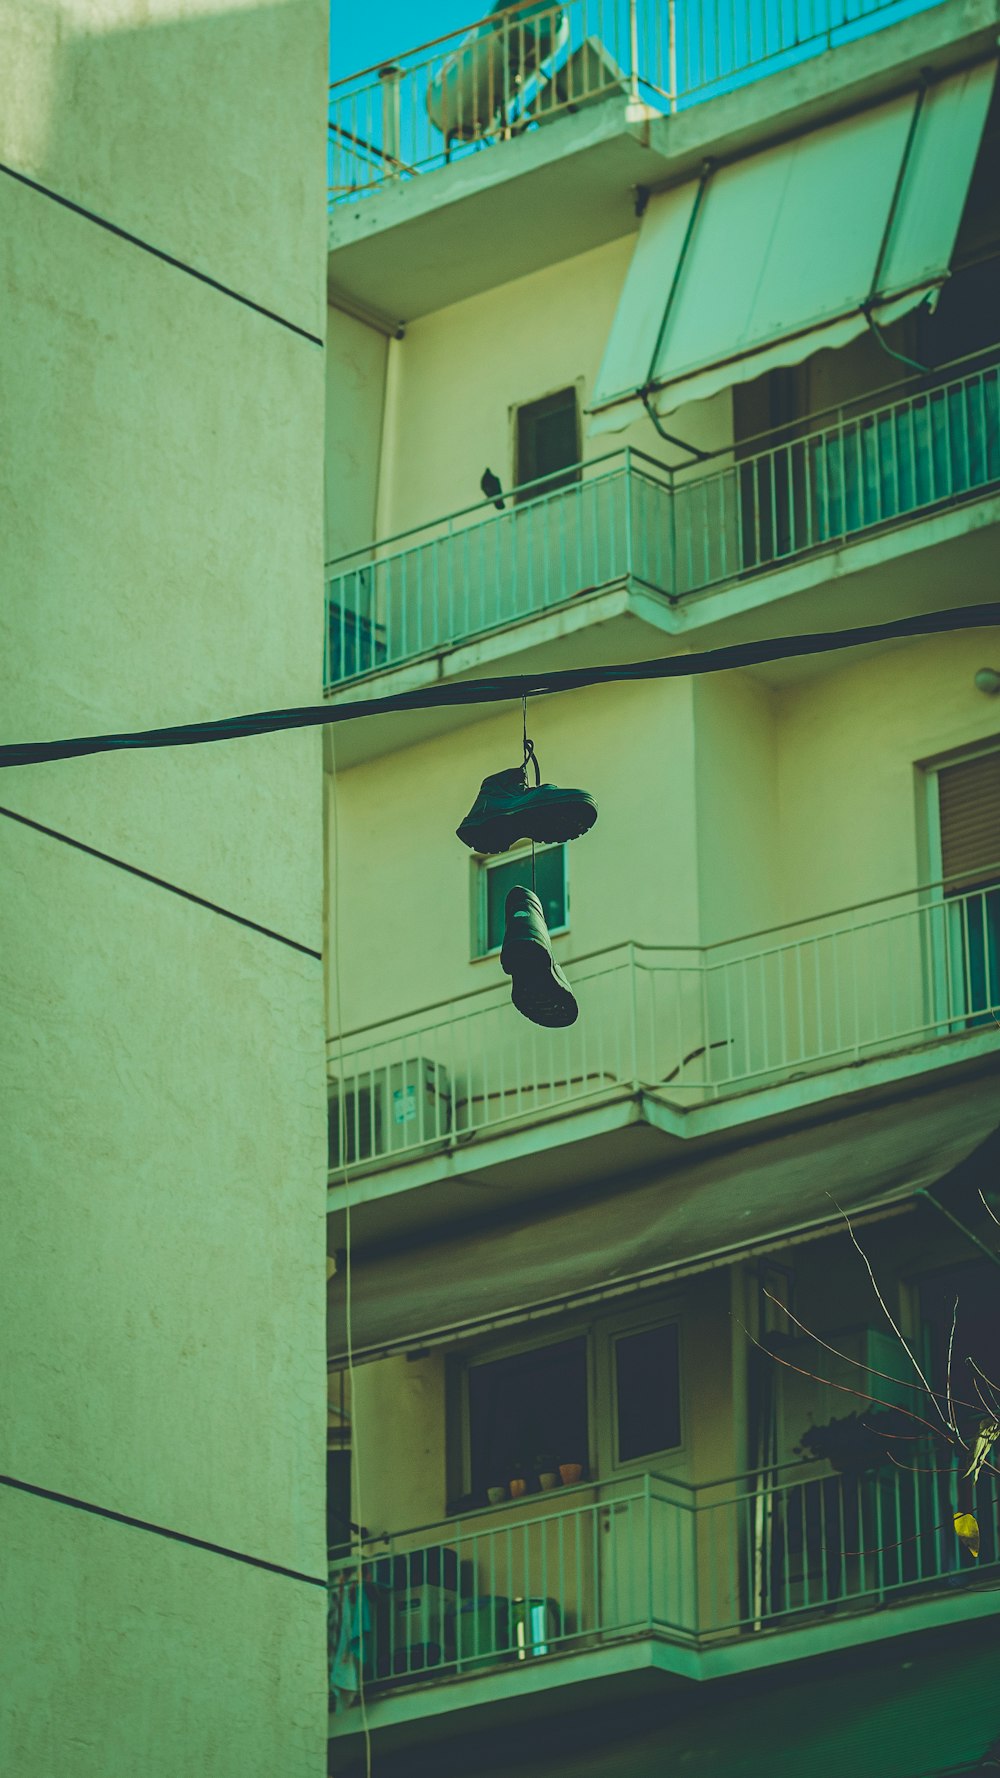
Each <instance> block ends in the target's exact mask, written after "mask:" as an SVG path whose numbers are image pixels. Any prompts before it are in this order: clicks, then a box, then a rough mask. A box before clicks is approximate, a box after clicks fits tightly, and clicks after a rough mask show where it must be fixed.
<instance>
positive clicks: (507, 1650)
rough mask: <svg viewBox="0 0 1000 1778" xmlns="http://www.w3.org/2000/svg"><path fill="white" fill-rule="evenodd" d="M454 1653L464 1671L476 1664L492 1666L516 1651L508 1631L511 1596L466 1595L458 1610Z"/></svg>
mask: <svg viewBox="0 0 1000 1778" xmlns="http://www.w3.org/2000/svg"><path fill="white" fill-rule="evenodd" d="M455 1646H456V1653H457V1655H458V1664H459V1667H460V1668H461V1670H462V1672H463V1673H468V1672H469V1671H471V1670H472V1669H473V1668H476V1667H492V1666H493V1665H494V1663H495V1662H496V1661H498V1660H503V1659H504V1658H507V1659H509V1658H510V1656H511V1655H512V1654H513V1653H514V1652H515V1651H514V1647H513V1637H512V1635H511V1619H510V1600H509V1599H498V1598H494V1597H492V1596H491V1595H490V1594H488V1593H487V1594H482V1595H481V1596H480V1597H478V1598H476V1599H466V1601H465V1603H464V1605H463V1606H462V1607H461V1609H460V1611H459V1613H458V1619H457V1625H456V1634H455Z"/></svg>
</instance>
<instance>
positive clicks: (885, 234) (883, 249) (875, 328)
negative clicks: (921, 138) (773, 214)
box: [861, 68, 931, 371]
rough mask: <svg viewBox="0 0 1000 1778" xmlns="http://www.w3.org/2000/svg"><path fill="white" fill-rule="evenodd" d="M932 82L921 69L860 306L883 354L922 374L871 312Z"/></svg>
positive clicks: (924, 366) (928, 73)
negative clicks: (892, 343) (890, 340)
mask: <svg viewBox="0 0 1000 1778" xmlns="http://www.w3.org/2000/svg"><path fill="white" fill-rule="evenodd" d="M930 82H931V70H930V69H929V68H924V69H922V70H921V74H920V86H919V89H918V91H917V98H916V103H915V104H914V107H913V116H912V117H911V118H910V127H909V130H908V131H907V134H906V142H905V144H904V147H903V153H902V156H901V158H900V162H899V172H898V173H897V174H896V183H895V185H894V187H893V192H892V201H891V203H890V205H889V213H888V215H887V216H886V219H885V227H884V228H883V230H882V239H881V241H880V243H879V250H878V257H877V258H876V260H875V270H874V271H873V273H872V282H871V289H870V290H869V292H868V295H867V296H866V298H865V300H864V302H863V303H862V304H861V313H862V314H863V316H864V318H865V320H866V321H867V323H868V326H869V328H870V330H871V333H872V336H873V338H874V339H875V340H876V341H877V343H878V344H879V345H880V346H881V348H882V350H883V352H885V353H886V355H887V356H888V357H889V358H895V359H896V361H897V363H899V364H908V365H909V366H910V369H911V370H920V371H926V370H929V369H930V366H929V365H927V364H918V363H917V360H916V359H915V358H907V356H906V354H905V353H903V352H896V351H895V350H894V349H893V347H892V346H890V345H888V344H887V342H886V339H885V336H884V334H883V333H882V331H881V329H880V327H879V325H878V323H877V321H876V320H875V318H874V316H873V315H872V309H873V308H874V307H875V305H876V303H877V302H878V299H879V297H878V292H879V280H880V278H881V276H882V267H883V265H884V264H885V256H886V253H887V252H888V249H889V236H890V235H891V233H892V225H893V223H894V222H895V220H896V211H897V210H898V209H899V200H900V196H901V194H902V190H903V183H904V181H905V179H906V175H907V171H908V169H909V165H910V155H911V153H912V150H913V144H914V141H915V140H916V135H917V125H918V124H919V122H920V114H921V112H922V110H923V108H924V100H925V99H926V97H927V88H928V86H929V85H930Z"/></svg>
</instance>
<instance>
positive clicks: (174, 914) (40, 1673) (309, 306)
mask: <svg viewBox="0 0 1000 1778" xmlns="http://www.w3.org/2000/svg"><path fill="white" fill-rule="evenodd" d="M0 11H2V23H0V34H2V37H3V45H4V67H5V76H6V84H7V91H8V103H7V104H6V105H5V107H4V116H3V121H2V123H0V135H2V138H3V144H2V150H0V162H2V167H0V206H2V211H3V224H2V227H0V238H2V241H3V245H2V247H0V262H2V266H3V270H2V273H0V287H2V290H3V327H2V333H3V338H2V343H0V387H2V390H3V397H2V407H3V415H4V419H3V431H4V445H3V449H2V452H0V457H2V465H0V487H2V490H3V496H2V510H3V521H2V526H0V561H2V571H0V583H2V588H3V593H2V598H0V606H2V610H0V623H2V625H3V634H4V658H5V660H6V661H7V662H8V663H10V670H9V672H8V675H7V684H6V687H5V697H4V714H3V725H4V737H5V739H6V740H8V741H22V740H29V739H35V740H52V739H56V738H60V737H68V736H75V735H80V734H93V733H95V732H96V733H101V732H108V731H115V732H118V731H122V730H140V729H145V728H150V727H155V726H158V725H161V724H174V723H178V722H185V721H197V720H201V719H207V718H215V717H218V716H220V715H224V714H227V713H235V712H237V711H244V710H248V709H254V708H260V707H261V706H268V705H271V704H273V703H275V702H277V703H283V702H287V703H289V704H292V703H295V704H297V703H308V702H309V701H311V700H315V699H317V698H318V697H319V696H320V657H319V654H318V652H317V648H316V640H315V638H316V602H317V592H316V589H317V584H318V580H319V576H320V574H321V571H322V537H321V531H322V450H323V331H324V326H323V310H324V302H323V295H324V292H323V264H324V241H323V223H324V204H323V185H322V168H321V165H320V164H319V161H318V158H317V154H316V144H317V140H318V133H319V131H320V130H321V129H322V121H323V112H324V104H325V92H324V87H325V74H326V29H327V20H326V10H325V8H324V7H323V6H322V4H319V3H318V0H316V3H314V0H291V3H289V4H283V3H280V0H279V3H277V4H270V5H267V6H254V5H246V4H243V0H239V3H238V4H229V3H227V0H213V3H212V4H211V5H204V4H200V3H199V0H192V3H188V0H185V4H183V5H173V4H170V3H169V0H163V3H160V0H157V4H155V5H150V4H148V3H147V0H114V3H113V4H106V3H103V0H100V3H99V0H87V3H86V4H76V3H75V0H58V3H54V4H47V5H44V6H31V5H29V6H23V5H17V4H15V5H12V6H5V7H4V8H2V9H0ZM320 771H321V767H320V749H319V743H318V740H317V738H316V735H315V732H313V733H312V734H309V733H301V734H292V735H285V736H269V737H260V738H258V739H256V740H245V741H238V742H235V743H233V744H227V745H221V746H205V747H183V748H174V749H163V750H158V751H155V752H154V751H146V752H133V753H128V754H114V753H109V754H102V755H97V756H94V757H90V758H78V759H72V760H62V761H56V762H53V763H50V764H44V765H33V766H27V767H19V768H17V769H16V770H10V771H7V772H5V773H4V774H3V784H2V795H0V801H2V802H3V804H4V809H3V813H2V817H0V841H2V846H3V882H4V888H3V896H2V900H3V914H2V926H3V946H2V963H0V1002H2V1017H0V1027H2V1030H0V1044H2V1060H0V1079H2V1083H3V1084H2V1088H0V1092H2V1096H3V1114H2V1125H3V1140H2V1148H3V1168H4V1187H3V1205H4V1208H3V1239H2V1247H3V1263H2V1275H3V1309H2V1312H0V1323H2V1334H0V1340H2V1344H3V1356H2V1359H0V1395H2V1421H3V1428H4V1430H3V1460H2V1463H0V1469H2V1471H3V1482H2V1485H0V1514H2V1527H0V1548H2V1552H3V1553H2V1556H0V1573H2V1581H0V1594H2V1598H3V1605H2V1611H0V1615H2V1618H3V1630H2V1634H0V1642H2V1649H0V1669H2V1680H0V1768H2V1770H3V1771H4V1773H5V1774H8V1775H9V1778H55V1774H56V1773H59V1774H61V1775H63V1778H137V1774H139V1773H143V1774H146V1775H147V1778H154V1775H156V1778H177V1775H178V1774H180V1773H187V1774H190V1775H191V1778H200V1775H202V1774H204V1775H205V1778H208V1775H209V1774H211V1778H237V1774H239V1775H240V1778H249V1774H255V1775H258V1778H265V1774H273V1773H275V1772H279V1771H280V1772H282V1773H287V1774H293V1773H294V1774H297V1775H301V1778H307V1775H308V1778H315V1774H316V1773H317V1771H322V1770H323V1769H324V1764H325V1753H326V1692H325V1684H324V1674H323V1659H322V1646H323V1640H324V1635H325V1588H324V1582H325V1578H326V1575H325V1562H324V1544H323V1473H322V1472H323V1463H322V1455H321V1451H322V1440H323V1430H322V1429H323V1419H324V1414H323V1388H324V1371H323V1346H324V1307H325V1305H324V1273H323V1244H322V1239H321V1230H322V1221H323V1216H324V1193H325V1189H326V1111H325V1084H324V1070H323V1064H322V1051H323V1041H324V1029H323V963H322V949H323V905H322V904H323V865H322V849H321V842H320V834H321V807H320V798H319V782H320Z"/></svg>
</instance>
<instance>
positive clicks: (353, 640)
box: [324, 352, 1000, 689]
mask: <svg viewBox="0 0 1000 1778" xmlns="http://www.w3.org/2000/svg"><path fill="white" fill-rule="evenodd" d="M990 357H991V362H989V363H988V364H987V366H986V367H985V368H978V369H975V370H970V371H967V372H966V374H964V375H955V376H952V377H944V376H942V379H941V380H940V381H939V382H938V383H937V385H936V386H935V387H932V388H926V387H924V388H918V389H917V390H916V392H914V393H910V394H908V395H906V396H905V397H903V398H902V399H897V400H894V401H891V402H886V403H884V404H883V405H881V406H878V407H867V408H865V409H864V411H862V412H853V413H851V412H840V413H838V414H837V415H836V416H835V417H834V418H833V419H832V420H830V421H829V422H828V423H826V424H820V423H819V422H817V421H815V420H812V421H804V422H803V423H802V425H801V427H799V428H797V429H796V430H797V432H798V433H799V436H794V437H789V436H788V434H789V432H790V431H791V429H790V428H786V429H785V434H784V437H783V439H782V442H780V443H777V444H774V445H771V446H770V447H769V448H767V449H765V450H759V451H756V452H754V453H753V454H752V455H746V456H742V457H740V458H739V459H738V460H736V461H733V460H732V452H729V453H727V460H726V461H725V463H724V465H723V466H722V467H713V466H712V465H702V466H700V467H698V468H697V469H695V470H691V469H687V470H684V471H676V470H672V469H669V468H667V467H666V466H665V465H664V464H661V463H658V462H656V461H655V460H654V459H653V458H651V457H647V456H646V455H645V454H644V453H643V452H641V451H634V450H624V451H618V452H612V453H610V454H608V455H606V456H602V457H598V458H596V459H594V460H593V461H592V462H589V463H582V464H580V465H578V467H577V470H576V472H575V473H576V475H577V479H576V480H575V481H573V482H571V483H570V485H569V486H563V487H560V488H558V489H556V490H555V491H549V489H548V488H547V486H546V482H545V480H544V479H543V480H541V481H539V482H535V483H530V484H527V485H525V486H524V487H523V488H520V489H516V490H514V491H513V492H512V493H511V494H508V495H507V496H506V497H505V498H506V505H505V507H504V510H503V511H497V510H496V509H495V508H494V506H493V504H492V502H488V503H487V504H486V505H485V506H484V505H482V504H477V505H476V506H472V507H466V508H464V509H463V510H461V511H459V512H456V513H452V514H450V515H449V516H448V517H447V518H444V519H441V520H438V521H436V522H434V523H433V524H430V525H424V526H421V527H418V528H417V529H415V530H413V531H409V532H405V533H403V534H401V535H399V536H397V537H392V538H388V539H387V540H386V541H385V542H382V543H379V544H377V545H375V546H373V547H370V548H367V549H364V550H358V551H356V552H355V553H354V554H353V555H350V556H344V557H341V558H339V559H338V560H337V561H336V562H333V563H331V564H330V567H329V569H328V578H327V584H326V626H325V641H324V648H325V664H324V683H325V685H326V686H327V688H328V689H329V688H331V687H334V686H336V685H339V684H341V683H342V682H343V681H344V680H347V679H353V678H356V677H358V676H359V675H363V674H367V673H373V672H377V671H378V670H379V669H380V668H383V667H389V666H394V665H398V664H400V663H401V662H403V661H407V660H412V659H414V658H415V657H417V656H419V655H423V654H428V653H433V652H436V651H440V650H442V649H445V648H449V647H453V646H455V645H456V644H458V643H460V642H463V641H466V640H468V639H469V638H471V637H473V636H477V635H482V634H485V633H486V632H488V631H490V630H496V629H502V628H505V627H507V626H508V625H510V624H513V623H517V622H519V621H521V620H522V619H525V618H529V617H532V616H535V615H537V614H538V613H539V612H542V611H546V610H549V609H551V608H552V607H554V606H557V605H561V604H565V603H566V602H567V601H568V600H570V599H572V598H576V597H579V596H580V595H581V594H583V593H587V592H593V591H595V590H597V589H600V588H602V587H603V588H606V587H610V586H613V585H617V584H621V585H626V584H634V585H637V586H641V587H644V588H646V589H647V590H649V591H651V592H654V593H656V594H659V595H662V596H663V597H665V598H668V599H676V598H680V597H684V596H685V595H687V594H691V593H696V592H700V591H707V590H708V589H709V588H711V587H715V586H720V585H725V584H726V583H727V582H731V581H733V580H737V579H739V578H741V577H743V576H746V575H753V574H759V573H761V572H763V571H765V570H767V569H769V568H771V567H773V566H775V565H776V564H780V563H783V562H788V561H792V560H794V559H795V558H797V557H802V556H805V555H809V554H811V553H813V552H816V551H819V550H829V549H833V548H835V547H837V546H838V545H839V544H840V543H842V542H843V541H844V540H845V539H847V538H851V537H856V536H858V535H859V534H861V533H863V532H865V531H868V530H872V529H877V528H878V527H889V526H892V525H894V524H899V523H902V522H904V521H905V520H906V519H908V518H909V517H910V516H912V515H913V514H916V513H919V512H922V511H926V510H928V509H929V508H932V507H934V506H937V505H939V504H940V503H942V502H947V501H954V500H959V499H961V498H963V497H965V496H968V495H970V494H974V493H977V492H979V491H980V490H982V489H984V488H986V487H989V486H990V485H992V484H995V483H997V482H1000V371H998V367H997V363H996V353H995V352H994V353H992V354H991V355H990ZM550 482H551V478H550Z"/></svg>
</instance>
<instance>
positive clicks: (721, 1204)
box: [329, 1077, 1000, 1363]
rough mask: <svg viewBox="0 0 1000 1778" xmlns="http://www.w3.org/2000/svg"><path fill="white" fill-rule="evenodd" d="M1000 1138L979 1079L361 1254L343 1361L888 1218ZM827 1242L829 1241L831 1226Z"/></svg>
mask: <svg viewBox="0 0 1000 1778" xmlns="http://www.w3.org/2000/svg"><path fill="white" fill-rule="evenodd" d="M998 1122H1000V1107H998V1101H997V1096H996V1091H995V1079H994V1078H992V1077H991V1079H990V1080H989V1081H985V1080H982V1079H978V1078H977V1079H975V1080H969V1081H965V1082H964V1083H962V1084H961V1085H956V1086H952V1087H946V1088H944V1089H943V1090H938V1091H937V1092H933V1093H932V1092H927V1091H924V1092H921V1093H920V1095H919V1096H918V1097H915V1098H912V1099H910V1100H908V1101H907V1102H906V1104H905V1106H903V1105H900V1104H899V1102H898V1101H897V1102H895V1103H889V1104H884V1105H881V1106H878V1107H876V1108H874V1109H871V1110H867V1111H862V1112H856V1113H855V1114H854V1115H853V1116H849V1117H838V1118H834V1119H833V1120H832V1121H830V1120H828V1121H825V1122H822V1123H819V1124H814V1125H812V1126H810V1127H809V1128H808V1129H805V1130H797V1131H794V1132H792V1133H791V1134H788V1135H785V1136H779V1137H774V1138H772V1139H771V1140H770V1141H763V1142H754V1143H745V1144H742V1145H740V1146H737V1147H735V1148H732V1149H730V1150H728V1151H726V1152H725V1153H723V1154H716V1155H712V1156H709V1157H707V1158H705V1159H701V1160H696V1161H693V1162H691V1163H689V1164H686V1165H681V1166H678V1167H676V1168H674V1169H673V1170H672V1171H669V1172H664V1173H662V1174H660V1175H659V1176H658V1177H657V1178H655V1179H652V1180H645V1181H643V1182H642V1183H641V1184H638V1185H635V1184H633V1185H631V1186H629V1187H628V1188H627V1189H622V1188H621V1187H620V1186H618V1185H613V1184H609V1185H608V1186H607V1187H606V1188H605V1189H603V1190H601V1191H600V1192H598V1193H596V1194H587V1195H585V1196H582V1197H581V1198H579V1199H578V1200H576V1201H575V1202H574V1203H572V1204H566V1203H559V1204H556V1205H555V1206H554V1207H553V1206H551V1205H549V1206H546V1207H545V1208H544V1209H541V1210H538V1209H534V1210H527V1211H523V1212H522V1213H521V1214H519V1215H518V1216H516V1217H512V1218H510V1219H508V1220H505V1221H503V1222H501V1223H494V1222H490V1223H487V1224H483V1225H482V1226H481V1227H479V1228H476V1229H473V1230H471V1231H469V1230H466V1231H464V1232H463V1233H461V1234H457V1235H454V1236H452V1237H450V1238H446V1239H436V1240H432V1241H428V1242H426V1243H424V1242H421V1243H419V1244H416V1243H414V1244H411V1245H409V1246H407V1247H406V1248H405V1249H402V1250H397V1251H390V1252H386V1253H383V1254H379V1253H378V1252H373V1253H361V1254H358V1255H357V1257H356V1258H355V1260H354V1262H353V1264H352V1268H351V1322H352V1337H351V1348H352V1351H353V1355H354V1357H355V1358H356V1359H357V1360H358V1361H359V1362H360V1361H361V1360H362V1359H373V1358H381V1357H384V1356H385V1355H387V1354H388V1353H391V1352H401V1351H405V1350H407V1349H408V1348H409V1349H412V1348H414V1347H420V1346H423V1345H426V1344H440V1343H442V1342H443V1341H445V1340H447V1341H449V1342H450V1341H454V1340H456V1339H459V1338H461V1337H464V1336H466V1335H469V1334H475V1333H480V1332H482V1331H483V1330H484V1329H485V1328H488V1327H490V1326H491V1325H497V1324H499V1323H502V1322H505V1321H506V1322H516V1321H521V1322H523V1321H526V1320H529V1319H531V1318H533V1317H534V1316H536V1315H538V1314H539V1313H545V1312H546V1310H547V1309H548V1310H553V1309H560V1308H563V1307H566V1306H570V1305H571V1304H572V1303H574V1302H577V1303H582V1302H591V1301H594V1300H595V1299H600V1298H602V1297H606V1296H609V1295H618V1294H621V1293H622V1292H623V1291H626V1290H628V1291H634V1290H638V1289H641V1288H642V1287H643V1286H644V1285H650V1284H658V1283H661V1282H666V1281H668V1280H669V1278H670V1277H671V1276H674V1275H678V1274H682V1273H685V1272H693V1271H702V1270H705V1269H707V1268H708V1267H710V1266H712V1265H717V1264H725V1263H730V1262H731V1261H733V1260H734V1259H737V1258H739V1257H741V1256H742V1255H743V1254H746V1253H748V1252H751V1251H753V1250H754V1249H759V1248H760V1247H761V1246H762V1245H765V1244H767V1245H777V1244H779V1243H784V1242H788V1241H794V1240H797V1239H802V1238H804V1236H806V1235H808V1234H810V1233H819V1232H825V1231H828V1230H830V1229H831V1228H832V1227H835V1226H837V1224H838V1221H839V1218H838V1212H837V1209H836V1205H838V1204H839V1205H841V1206H842V1207H843V1208H844V1209H845V1210H848V1211H850V1212H852V1213H854V1214H860V1213H863V1212H866V1211H871V1210H873V1209H876V1208H882V1207H885V1206H887V1205H891V1204H896V1203H902V1202H903V1201H905V1200H906V1199H908V1198H911V1197H912V1196H913V1195H914V1193H915V1192H917V1191H919V1190H920V1188H921V1187H922V1186H924V1187H929V1186H932V1185H935V1184H936V1183H937V1181H938V1180H940V1179H941V1178H943V1176H944V1175H945V1174H947V1173H949V1172H951V1170H952V1169H953V1168H954V1167H956V1166H958V1164H959V1163H960V1162H961V1161H963V1160H965V1159H966V1157H967V1156H968V1155H970V1154H971V1153H972V1151H973V1149H975V1148H977V1147H978V1146H979V1145H980V1144H981V1143H982V1142H983V1141H984V1140H985V1139H986V1138H987V1137H988V1136H989V1135H991V1134H992V1132H993V1131H994V1129H995V1128H996V1127H997V1124H998ZM841 1226H842V1225H841ZM344 1317H345V1281H344V1278H343V1276H341V1275H338V1276H336V1277H334V1278H333V1279H332V1280H331V1286H330V1315H329V1327H330V1358H331V1361H332V1362H335V1363H336V1362H338V1361H343V1359H344V1357H345V1354H346V1350H347V1340H346V1327H345V1320H344Z"/></svg>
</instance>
